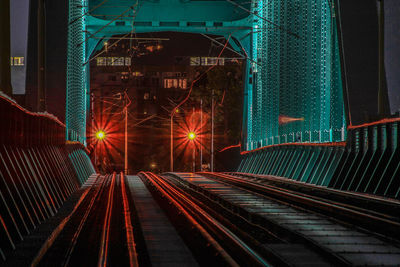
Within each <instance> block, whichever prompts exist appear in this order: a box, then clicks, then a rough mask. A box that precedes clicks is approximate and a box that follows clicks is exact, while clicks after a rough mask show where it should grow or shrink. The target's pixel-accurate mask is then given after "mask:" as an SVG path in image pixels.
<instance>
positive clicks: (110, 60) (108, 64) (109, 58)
mask: <svg viewBox="0 0 400 267" xmlns="http://www.w3.org/2000/svg"><path fill="white" fill-rule="evenodd" d="M106 62H107V63H106V66H111V65H112V62H113V58H112V57H106Z"/></svg>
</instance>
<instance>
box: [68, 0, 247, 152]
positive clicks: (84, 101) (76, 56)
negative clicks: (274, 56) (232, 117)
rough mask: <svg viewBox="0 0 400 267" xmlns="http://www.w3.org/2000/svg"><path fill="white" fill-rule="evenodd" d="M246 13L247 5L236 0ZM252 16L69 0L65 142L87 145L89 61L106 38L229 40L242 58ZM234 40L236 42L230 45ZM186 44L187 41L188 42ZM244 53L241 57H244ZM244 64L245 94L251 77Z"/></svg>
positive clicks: (156, 3) (218, 6)
mask: <svg viewBox="0 0 400 267" xmlns="http://www.w3.org/2000/svg"><path fill="white" fill-rule="evenodd" d="M235 2H236V3H238V4H241V5H243V7H245V8H248V9H250V6H251V5H250V3H249V1H244V0H239V1H238V0H236V1H235ZM252 24H253V21H252V16H251V15H250V13H249V12H247V11H244V10H242V9H239V8H237V7H236V6H235V5H233V4H231V3H229V2H227V1H225V0H223V1H187V0H147V1H136V2H135V1H124V0H90V1H87V0H70V2H69V28H68V60H67V61H68V66H67V107H66V125H67V140H71V141H80V142H82V143H83V144H85V143H86V110H87V107H88V99H89V97H88V95H89V64H87V62H88V60H89V58H90V56H91V55H92V53H93V52H94V51H95V50H96V47H97V49H98V47H101V45H102V41H101V40H107V38H108V37H111V36H113V35H118V34H126V33H130V32H134V33H143V32H162V31H176V32H190V33H204V34H215V35H221V36H225V37H228V36H231V37H232V38H231V44H232V46H233V47H234V48H235V49H237V51H239V52H240V53H243V50H244V51H249V49H250V47H251V41H250V40H251V31H252ZM233 39H235V40H236V41H234V40H233ZM188 42H189V43H190V40H188ZM243 54H245V53H243ZM249 68H250V65H249V64H247V69H248V70H247V71H246V75H245V79H246V80H245V84H246V86H245V88H246V89H245V90H248V89H247V88H248V87H249V82H246V81H247V80H249V79H250V78H251V76H250V75H248V73H249V72H250V71H249Z"/></svg>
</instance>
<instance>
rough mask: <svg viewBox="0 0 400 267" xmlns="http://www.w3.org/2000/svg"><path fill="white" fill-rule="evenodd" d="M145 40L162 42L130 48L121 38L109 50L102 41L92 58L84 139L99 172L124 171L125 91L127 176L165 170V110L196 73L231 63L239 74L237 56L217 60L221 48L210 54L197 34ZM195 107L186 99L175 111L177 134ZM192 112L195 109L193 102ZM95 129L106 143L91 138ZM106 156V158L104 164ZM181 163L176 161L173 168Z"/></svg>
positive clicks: (167, 131)
mask: <svg viewBox="0 0 400 267" xmlns="http://www.w3.org/2000/svg"><path fill="white" fill-rule="evenodd" d="M138 36H139V35H138ZM146 36H151V37H152V38H157V37H159V38H161V39H167V40H165V41H161V42H158V41H156V42H146V43H134V44H133V45H131V44H130V41H129V40H122V41H120V42H119V43H118V45H116V46H113V47H109V43H110V42H109V41H107V42H105V46H104V47H103V49H102V50H101V51H99V52H98V54H99V56H97V57H96V55H94V56H93V60H92V61H91V63H90V64H91V65H90V70H91V79H90V86H91V88H90V90H91V96H92V101H91V104H92V107H91V114H90V118H89V120H88V123H89V127H88V133H87V136H88V144H89V147H90V148H91V150H92V151H93V153H92V158H94V159H95V161H96V162H97V167H98V168H99V169H100V170H104V171H105V170H111V169H112V170H117V171H119V170H122V169H123V159H124V149H123V147H124V142H123V134H121V133H123V132H124V116H123V112H122V111H123V107H124V105H125V100H124V93H125V92H127V94H128V96H129V99H130V100H131V101H132V104H131V105H130V106H129V116H128V118H129V120H128V125H129V127H128V128H129V131H128V132H129V151H130V154H129V163H130V164H129V165H130V170H131V172H135V171H137V170H140V169H142V170H143V169H153V170H155V169H157V170H159V171H167V170H168V168H169V161H168V159H169V135H170V119H169V118H170V117H169V116H170V111H171V110H172V109H173V107H174V106H175V105H177V104H178V103H179V102H181V101H182V100H183V99H184V98H185V97H186V95H187V94H188V92H189V89H190V86H191V83H192V81H193V80H194V79H195V78H196V77H197V76H198V75H199V74H200V72H201V71H204V70H206V69H207V68H209V67H210V66H212V65H214V64H217V67H218V68H224V67H226V66H232V65H233V66H236V67H238V68H239V69H240V70H241V61H240V59H238V58H235V56H237V55H235V54H234V53H231V52H227V53H224V54H223V56H222V57H221V58H220V59H218V58H217V57H216V55H215V54H218V52H219V51H220V50H221V49H222V48H221V47H219V48H218V47H212V48H213V49H212V50H213V51H211V52H210V41H209V40H207V39H205V38H204V37H202V36H200V35H196V34H186V33H159V34H153V35H149V34H144V35H140V37H142V38H144V37H146ZM184 40H186V42H185V41H184ZM187 40H190V42H188V41H187ZM192 44H196V45H192ZM132 47H133V48H132ZM133 50H135V51H133ZM200 70H201V71H200ZM198 84H199V83H197V84H196V86H197V85H198ZM210 93H211V92H210ZM194 105H195V104H193V101H188V102H187V103H185V105H184V106H183V107H182V108H181V110H180V111H178V114H177V115H176V116H175V118H174V123H175V124H176V125H177V126H176V127H175V128H176V129H175V130H176V131H179V127H180V126H179V125H180V123H184V122H183V121H184V116H187V115H188V114H190V113H191V112H192V106H194ZM196 108H199V107H198V104H197V106H196ZM99 129H103V130H105V131H106V132H107V131H109V132H110V134H109V137H110V139H109V140H108V141H107V140H105V141H104V142H98V140H96V138H95V135H94V134H95V132H96V131H97V130H99ZM154 151H158V152H156V153H155V152H154ZM96 153H97V154H96ZM205 154H206V153H205ZM105 157H106V158H108V159H107V160H104V158H105ZM161 161H164V162H161ZM104 164H108V166H104ZM180 164H181V163H180V162H179V161H177V163H176V165H177V168H179V167H180ZM181 169H182V168H181Z"/></svg>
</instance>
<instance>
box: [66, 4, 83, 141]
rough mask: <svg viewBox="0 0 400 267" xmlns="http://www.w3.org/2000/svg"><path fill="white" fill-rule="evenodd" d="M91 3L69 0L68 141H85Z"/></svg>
mask: <svg viewBox="0 0 400 267" xmlns="http://www.w3.org/2000/svg"><path fill="white" fill-rule="evenodd" d="M87 6H88V3H87V1H85V0H70V1H69V15H68V23H69V26H68V55H67V103H66V104H67V106H66V118H65V121H66V126H67V140H74V141H80V142H81V143H85V136H86V99H87V91H88V75H87V70H88V69H87V67H86V66H85V65H84V63H85V59H86V42H85V38H86V33H85V29H86V22H85V18H86V17H85V16H84V14H85V13H86V11H87Z"/></svg>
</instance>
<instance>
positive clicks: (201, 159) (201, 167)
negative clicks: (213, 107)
mask: <svg viewBox="0 0 400 267" xmlns="http://www.w3.org/2000/svg"><path fill="white" fill-rule="evenodd" d="M202 128H203V99H200V131H203V129H202ZM200 136H201V134H199V137H200ZM199 139H200V140H199V144H200V171H201V172H202V171H203V146H202V142H201V141H202V140H201V139H202V138H201V137H200V138H199Z"/></svg>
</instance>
